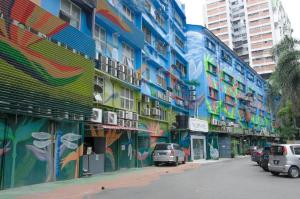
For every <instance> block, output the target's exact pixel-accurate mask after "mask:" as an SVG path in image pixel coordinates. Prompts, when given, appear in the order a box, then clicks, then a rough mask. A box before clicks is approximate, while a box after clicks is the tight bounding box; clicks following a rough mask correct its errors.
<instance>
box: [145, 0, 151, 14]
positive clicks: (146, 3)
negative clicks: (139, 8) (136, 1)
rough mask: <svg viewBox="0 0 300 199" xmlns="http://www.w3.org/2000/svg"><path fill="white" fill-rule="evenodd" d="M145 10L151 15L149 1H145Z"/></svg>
mask: <svg viewBox="0 0 300 199" xmlns="http://www.w3.org/2000/svg"><path fill="white" fill-rule="evenodd" d="M145 9H146V10H147V11H148V12H149V13H151V9H152V6H151V3H150V2H149V0H146V1H145Z"/></svg>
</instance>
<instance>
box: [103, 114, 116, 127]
mask: <svg viewBox="0 0 300 199" xmlns="http://www.w3.org/2000/svg"><path fill="white" fill-rule="evenodd" d="M104 123H105V124H110V125H117V124H118V116H117V113H116V112H112V111H105V112H104Z"/></svg>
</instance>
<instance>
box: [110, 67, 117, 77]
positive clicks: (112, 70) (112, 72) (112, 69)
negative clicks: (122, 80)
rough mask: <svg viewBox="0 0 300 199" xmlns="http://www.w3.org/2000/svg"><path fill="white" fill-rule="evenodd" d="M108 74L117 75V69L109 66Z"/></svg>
mask: <svg viewBox="0 0 300 199" xmlns="http://www.w3.org/2000/svg"><path fill="white" fill-rule="evenodd" d="M110 74H111V75H112V76H114V77H118V70H117V69H116V68H110Z"/></svg>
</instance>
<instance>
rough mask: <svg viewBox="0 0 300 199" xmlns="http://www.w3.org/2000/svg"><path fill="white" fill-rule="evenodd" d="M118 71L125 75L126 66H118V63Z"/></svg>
mask: <svg viewBox="0 0 300 199" xmlns="http://www.w3.org/2000/svg"><path fill="white" fill-rule="evenodd" d="M118 70H119V71H121V72H123V73H125V71H126V66H125V65H124V64H120V63H119V65H118Z"/></svg>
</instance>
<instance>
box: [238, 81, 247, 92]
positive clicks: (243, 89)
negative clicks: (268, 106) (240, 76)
mask: <svg viewBox="0 0 300 199" xmlns="http://www.w3.org/2000/svg"><path fill="white" fill-rule="evenodd" d="M238 89H239V90H240V91H242V92H243V93H245V92H246V86H245V84H243V83H242V82H238Z"/></svg>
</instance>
